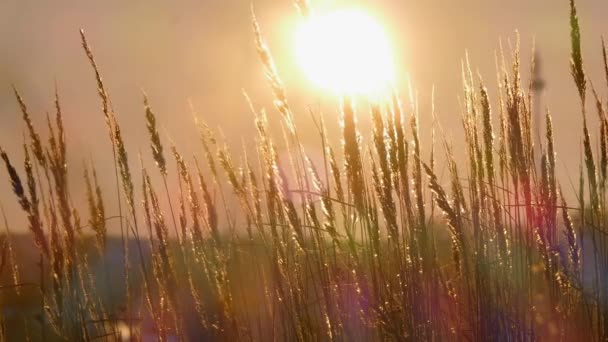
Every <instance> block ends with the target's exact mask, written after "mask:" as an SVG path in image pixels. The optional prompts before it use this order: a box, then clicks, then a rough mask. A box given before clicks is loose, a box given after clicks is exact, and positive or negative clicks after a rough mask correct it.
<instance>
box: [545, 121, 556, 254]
mask: <svg viewBox="0 0 608 342" xmlns="http://www.w3.org/2000/svg"><path fill="white" fill-rule="evenodd" d="M545 122H546V124H545V125H546V131H547V133H546V138H547V181H548V182H549V206H548V208H547V211H548V212H549V218H550V220H549V223H550V225H551V230H552V231H551V232H550V235H549V241H550V243H551V244H552V245H553V244H554V243H555V242H556V231H557V223H556V222H557V218H556V216H557V201H558V193H557V179H556V175H555V172H556V165H555V155H556V153H555V141H554V135H553V119H552V118H551V114H550V113H549V110H547V112H546V114H545Z"/></svg>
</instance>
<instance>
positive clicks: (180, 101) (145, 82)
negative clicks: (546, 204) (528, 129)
mask: <svg viewBox="0 0 608 342" xmlns="http://www.w3.org/2000/svg"><path fill="white" fill-rule="evenodd" d="M319 2H323V1H319ZM325 2H331V3H332V5H333V6H337V7H339V6H358V7H361V8H364V9H366V10H368V11H370V13H373V15H374V17H376V18H378V19H379V20H380V21H381V23H382V25H383V26H384V28H385V29H386V31H387V33H388V36H389V41H390V44H391V45H392V47H393V51H394V56H393V58H394V61H395V65H396V70H397V71H396V79H397V88H398V89H399V91H400V92H401V94H402V95H403V96H404V97H405V94H406V84H407V82H406V80H407V77H408V75H409V77H410V78H411V81H412V84H413V85H414V87H415V89H416V91H417V93H418V98H419V101H420V104H421V109H422V110H421V125H422V127H423V128H425V127H426V129H423V132H424V133H425V134H426V138H428V136H429V132H430V129H429V127H430V124H431V117H430V115H429V108H430V97H431V96H430V95H431V90H432V89H433V87H434V89H435V106H436V112H437V117H438V119H439V121H440V123H441V126H442V127H443V129H444V131H445V133H446V135H447V136H448V137H449V138H450V139H452V140H453V142H454V145H455V146H458V141H459V139H460V138H461V137H462V130H461V124H460V109H459V104H458V103H459V102H458V97H459V96H460V95H461V94H462V90H461V86H460V85H461V69H460V66H461V61H462V59H463V58H464V56H465V51H468V53H469V57H470V60H471V64H472V66H473V68H474V70H478V71H479V72H480V74H481V75H482V76H483V78H484V80H485V82H486V83H487V84H488V87H489V89H490V95H491V96H492V98H493V99H494V100H495V99H496V98H497V88H496V86H495V83H496V81H495V79H496V77H495V67H494V55H495V52H496V51H497V49H498V42H499V39H502V41H503V43H504V45H505V47H507V50H508V43H507V41H508V40H509V39H510V40H511V41H512V42H514V38H515V34H514V31H515V30H519V32H520V34H521V45H522V55H523V57H524V59H525V60H524V63H523V66H524V68H528V63H527V59H529V57H530V50H531V46H532V41H533V39H535V40H536V45H537V49H538V50H539V52H540V55H541V57H542V63H543V71H542V72H543V77H544V80H545V82H546V84H547V89H546V94H545V96H544V100H543V105H547V106H548V107H549V108H550V109H551V111H552V113H553V115H554V125H555V130H556V136H557V144H556V145H557V152H558V163H559V166H560V167H561V169H560V173H561V175H562V176H563V177H561V179H562V183H563V184H562V185H563V187H564V188H565V189H567V188H569V184H568V183H567V177H568V176H570V177H571V178H573V179H575V178H576V172H577V170H578V160H579V158H580V157H579V146H580V140H579V139H580V132H581V130H582V129H581V117H580V111H579V104H578V100H577V99H576V92H575V88H574V85H573V82H572V80H571V78H570V74H569V65H568V63H569V49H570V47H569V27H568V10H569V8H568V1H566V0H559V1H557V0H544V1H541V0H527V1H526V0H514V1H499V0H459V1H446V0H425V1H405V0H375V1H372V0H369V1H325ZM312 3H313V6H314V4H315V1H312ZM253 4H254V6H255V9H256V14H257V16H258V20H259V22H260V25H261V27H262V30H263V33H264V35H265V37H266V38H267V40H268V44H269V47H270V49H271V51H272V53H273V55H274V57H275V61H276V63H277V67H278V70H279V73H280V74H281V76H282V78H283V80H284V82H285V85H286V88H287V91H288V97H289V99H290V101H291V102H292V104H293V108H294V111H295V112H296V117H297V118H296V121H297V122H298V124H299V125H300V127H301V129H303V130H310V131H311V132H313V131H312V129H313V127H314V126H313V124H312V122H311V121H310V119H309V116H308V113H307V108H308V107H309V106H310V107H311V108H314V109H315V110H317V109H320V110H321V111H322V112H323V113H324V114H325V118H326V119H327V121H328V122H330V123H331V121H332V119H335V120H333V123H331V124H332V125H333V127H337V125H336V124H337V120H338V115H337V107H336V102H335V99H333V98H332V97H331V96H326V95H323V94H322V93H321V92H319V91H317V90H315V89H314V88H313V87H311V85H310V83H309V82H307V81H306V80H305V78H304V77H303V75H302V71H301V70H300V69H299V68H297V66H296V62H295V58H294V49H293V39H294V28H295V26H296V25H297V22H298V20H300V17H299V15H298V13H297V11H296V9H295V7H294V6H293V4H292V3H291V2H290V1H288V0H280V1H279V0H273V1H271V0H255V1H253ZM578 9H579V17H580V20H581V28H582V33H583V48H584V51H583V52H584V58H585V62H586V65H585V66H586V70H587V73H588V74H589V76H590V78H591V79H592V80H593V82H594V83H596V84H601V83H602V82H605V80H604V78H603V73H602V68H601V53H600V51H601V50H600V36H601V35H602V34H603V35H605V36H608V24H607V21H606V13H608V2H606V1H605V0H581V1H578ZM249 15H250V2H249V1H245V0H208V1H205V0H196V1H160V0H146V1H143V0H142V1H117V0H110V1H97V2H95V1H52V2H40V1H33V0H5V1H1V2H0V47H1V50H0V51H2V53H0V145H1V146H3V147H4V148H5V149H6V150H7V151H8V152H9V153H10V154H11V155H12V156H13V159H14V160H15V162H16V163H20V162H21V161H22V152H21V142H22V138H21V137H22V132H23V124H22V122H21V120H20V114H19V112H18V111H17V104H16V101H15V100H14V97H13V96H12V91H11V84H15V86H16V87H17V88H18V89H20V91H21V93H22V95H23V96H24V98H25V99H26V101H27V102H28V104H29V106H30V108H31V113H32V116H33V117H34V120H35V122H36V123H37V124H38V126H39V127H41V128H40V131H43V130H42V127H43V126H42V125H43V124H44V121H43V118H44V113H45V112H46V111H47V110H48V111H50V110H52V97H53V91H54V90H53V87H54V82H55V80H56V81H57V83H58V85H59V91H60V96H61V98H62V101H63V107H64V111H65V118H66V129H67V131H68V139H70V142H69V144H70V145H69V148H70V150H69V158H70V162H71V163H72V165H73V167H74V168H73V169H72V170H74V171H73V172H74V173H75V175H74V176H75V178H74V180H73V181H72V189H73V190H74V191H76V192H79V191H81V187H82V181H81V178H80V174H79V172H80V170H81V168H80V166H81V165H82V162H83V160H84V159H88V158H93V159H94V160H95V161H96V164H97V168H98V172H100V173H101V174H104V175H107V174H109V172H107V171H110V170H111V149H110V145H109V144H108V141H107V135H106V130H105V126H104V122H103V116H102V113H101V110H100V104H99V101H98V99H97V97H96V89H95V83H94V78H93V75H92V72H91V70H90V68H89V66H88V64H87V60H86V58H85V56H84V54H83V51H82V49H81V46H80V40H79V35H78V29H80V28H84V29H85V31H86V33H87V36H88V39H89V41H90V43H91V44H92V47H93V51H94V53H95V56H96V58H97V62H98V64H99V66H100V68H101V71H102V74H103V77H104V80H105V81H106V84H107V86H108V88H109V93H110V96H111V98H112V102H113V105H114V107H115V109H116V111H117V113H118V119H119V122H120V124H121V125H122V128H123V132H124V133H123V134H124V135H125V141H126V143H127V147H128V148H129V151H130V153H131V155H130V157H131V161H132V162H133V163H134V165H135V163H136V161H137V151H139V150H141V151H142V153H143V154H144V156H145V158H146V160H148V161H149V158H148V155H149V147H148V145H147V133H146V131H145V129H144V127H145V126H144V125H145V124H144V116H143V106H142V95H141V89H145V91H146V92H147V94H148V96H149V98H150V102H151V105H152V106H153V108H154V110H155V112H156V114H157V118H158V121H159V124H160V125H161V126H162V127H163V130H162V132H164V133H165V136H164V138H165V139H167V138H168V137H170V138H171V139H173V140H174V141H175V142H176V144H177V145H178V146H179V147H180V149H181V150H182V151H183V152H184V154H186V155H188V154H189V153H192V152H194V151H196V150H197V149H199V148H200V147H199V144H198V139H197V132H196V129H195V128H194V127H193V124H192V117H191V115H190V113H189V110H188V99H191V101H192V102H193V104H194V106H195V107H196V109H197V110H198V112H199V113H200V115H201V117H203V118H204V119H205V120H206V121H207V122H208V123H209V125H210V126H211V127H221V131H222V134H223V135H224V136H225V138H226V140H227V141H229V142H230V143H231V146H232V147H233V148H235V149H237V148H240V146H241V145H242V143H243V142H245V143H247V142H248V140H249V139H250V138H249V137H250V136H251V137H253V121H252V115H251V114H250V113H249V111H248V107H247V103H246V102H245V100H244V98H243V96H242V91H243V89H244V90H246V91H247V92H248V93H249V95H250V96H251V98H252V99H253V102H254V103H255V105H256V106H258V107H265V108H267V109H269V116H270V118H278V117H279V116H278V113H276V112H275V111H274V110H273V108H272V103H271V97H270V91H269V89H268V87H267V85H266V83H265V80H264V75H263V72H262V68H261V66H260V64H259V62H258V59H257V56H256V52H255V47H254V44H253V35H252V30H251V25H250V19H249ZM525 79H527V77H525ZM602 89H605V87H604V88H602ZM602 95H603V96H604V97H606V96H607V95H608V94H605V93H604V94H602ZM360 110H361V112H360V118H359V120H360V122H361V125H362V127H361V129H362V130H363V134H364V135H365V134H366V129H367V128H366V124H367V121H366V116H367V112H366V111H365V108H364V107H363V108H360ZM298 114H301V115H298ZM590 117H591V118H592V121H591V124H592V125H594V126H593V128H592V131H595V127H596V126H595V125H596V122H595V121H594V120H593V119H594V116H593V115H590ZM331 127H332V126H330V128H331ZM311 136H316V135H313V134H311ZM334 138H335V141H334V142H338V137H337V134H336V135H334ZM308 143H309V144H310V147H309V148H310V149H311V151H314V149H315V148H317V149H318V148H319V144H318V141H317V140H315V139H311V140H310V141H309V142H308ZM427 152H428V150H427ZM313 154H314V152H313ZM72 165H71V167H72ZM104 165H105V167H104ZM136 169H137V168H136ZM564 177H565V178H564ZM0 179H1V180H3V181H2V182H0V203H2V205H3V206H4V207H5V208H6V209H7V211H9V213H12V212H13V211H14V210H17V209H16V208H17V206H16V201H15V199H14V198H13V196H12V194H10V185H9V184H8V181H6V180H5V173H4V171H0ZM103 182H104V183H106V184H108V186H110V185H111V184H113V183H112V182H113V178H112V177H104V179H103ZM9 218H10V219H11V220H13V219H14V220H15V222H20V217H19V216H15V215H10V214H9Z"/></svg>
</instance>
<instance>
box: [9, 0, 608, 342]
mask: <svg viewBox="0 0 608 342" xmlns="http://www.w3.org/2000/svg"><path fill="white" fill-rule="evenodd" d="M297 4H298V6H299V8H300V10H301V12H302V15H304V16H306V15H309V14H308V13H309V11H308V10H307V7H306V6H307V4H306V2H302V1H300V2H297ZM570 13H571V15H570V23H569V25H570V30H571V35H570V37H564V39H568V38H569V39H570V40H571V46H572V48H571V70H570V72H571V74H572V78H573V81H574V83H575V85H576V88H577V89H578V93H574V94H572V99H571V100H572V101H576V102H578V103H580V108H581V112H580V114H581V116H582V120H581V122H582V127H580V135H581V141H582V154H583V155H582V157H581V165H580V176H579V180H578V184H576V186H575V187H577V190H578V193H577V194H576V196H572V197H573V198H575V201H574V202H573V203H566V200H565V199H564V195H563V193H562V187H567V186H568V185H569V184H568V180H561V179H557V177H556V153H559V151H555V148H554V133H553V129H554V127H553V125H552V122H551V114H550V113H549V112H547V113H546V114H545V115H544V120H545V125H544V126H546V131H545V132H544V134H543V138H542V139H541V144H540V146H535V138H534V134H535V133H534V132H536V129H535V128H534V127H533V117H534V115H535V114H536V113H534V110H535V109H534V108H535V106H534V104H533V96H532V95H533V91H534V90H533V85H532V84H522V81H521V79H522V77H521V70H520V59H519V48H518V47H516V48H515V50H514V51H511V52H510V53H507V54H506V55H508V56H511V58H506V57H502V58H501V57H500V56H499V62H498V63H497V64H498V70H497V75H498V78H497V81H498V83H499V86H500V87H499V88H500V90H501V93H500V94H496V97H497V98H496V99H490V95H489V94H488V91H487V90H486V87H485V86H484V83H483V82H482V81H481V78H479V77H476V76H474V75H473V73H472V72H471V66H469V65H468V63H465V65H464V67H463V71H462V72H463V87H464V89H463V90H464V95H463V100H464V101H463V106H464V114H463V116H462V124H463V129H464V131H465V140H464V141H446V140H444V139H441V138H439V139H436V141H434V143H433V145H432V146H421V143H420V138H419V132H420V130H422V129H430V128H429V127H420V126H419V124H418V117H419V115H422V114H421V113H419V110H418V108H417V105H416V103H415V101H413V100H412V99H405V100H401V99H400V98H399V96H398V95H396V94H395V95H394V96H393V97H392V99H391V100H390V101H388V102H387V103H382V104H372V105H371V106H370V108H369V110H359V111H358V112H355V108H354V105H353V102H354V99H353V98H351V97H343V98H342V100H341V106H340V109H339V117H340V120H341V127H342V129H341V131H340V132H328V131H327V130H326V128H325V124H324V121H323V117H322V116H321V115H319V114H317V113H312V114H311V115H310V117H311V120H313V121H314V124H315V126H316V127H317V131H316V132H315V134H317V135H318V142H319V144H320V145H321V146H322V150H323V155H322V158H321V161H320V162H318V163H315V162H313V161H312V160H311V159H310V158H309V155H308V154H307V151H306V149H305V148H304V147H303V144H302V143H301V140H300V137H301V136H302V135H303V134H305V133H304V132H301V131H299V130H298V127H296V126H295V124H294V120H293V117H294V115H296V114H295V113H294V112H292V108H291V107H290V105H289V103H288V100H287V98H286V95H285V94H286V93H285V90H284V87H283V84H282V82H281V79H280V76H279V75H278V73H277V71H276V69H275V67H274V63H273V60H272V56H271V54H270V50H269V49H268V47H267V46H266V44H265V41H264V38H263V36H262V33H261V30H260V28H259V26H258V23H257V21H256V20H255V17H253V31H254V38H255V41H256V46H257V49H258V53H259V57H260V60H261V62H262V67H263V68H264V70H265V72H266V76H267V79H268V82H269V85H270V89H271V91H272V93H273V95H274V100H275V101H274V104H275V107H276V108H275V109H276V111H273V112H272V113H268V114H267V113H265V112H264V111H263V110H259V109H258V108H255V107H254V106H253V105H251V111H252V113H253V114H254V115H255V125H256V128H257V132H256V133H255V134H252V136H251V137H250V141H255V143H256V151H257V154H255V155H251V154H246V153H238V152H231V151H229V150H228V148H227V147H225V144H224V142H223V141H221V139H220V138H218V137H219V135H218V134H217V132H215V131H214V130H212V129H210V128H209V127H208V126H207V125H206V124H205V123H204V122H203V121H202V120H201V119H200V118H199V119H197V122H196V126H197V128H198V129H199V130H200V143H201V145H200V147H201V148H200V153H199V154H197V155H195V156H193V157H190V156H184V155H182V154H181V153H180V151H179V148H178V147H177V146H174V145H173V144H171V143H168V142H166V141H163V140H164V139H161V135H160V134H159V131H158V127H157V124H156V117H155V114H154V110H153V108H152V107H151V105H150V102H149V101H148V99H147V98H146V97H145V96H144V99H143V104H142V111H141V114H142V117H143V118H145V122H146V128H147V131H148V132H149V137H150V151H149V152H148V153H151V154H152V157H153V159H154V161H155V165H144V163H143V162H141V161H138V160H137V158H136V156H137V155H136V152H137V151H136V150H130V149H129V148H128V146H125V144H124V142H123V138H122V137H123V136H124V135H126V134H128V132H123V131H121V127H120V124H119V122H118V121H117V118H116V116H115V113H114V110H113V108H112V105H111V101H110V96H109V94H108V92H107V90H106V87H105V85H104V82H103V79H102V76H101V72H102V70H100V68H98V66H97V63H96V60H95V57H94V54H93V51H92V46H93V44H92V42H88V41H87V38H86V36H85V34H84V32H81V38H82V46H83V50H84V52H85V57H86V58H87V59H88V61H89V62H90V64H91V70H92V76H93V77H94V78H93V80H94V81H95V82H96V86H97V89H98V93H99V98H100V100H101V105H102V106H101V108H102V110H101V113H99V115H103V116H104V118H105V122H106V124H107V125H106V127H105V128H106V129H107V132H108V138H109V141H108V142H109V143H108V145H107V147H108V148H107V149H106V151H104V152H103V153H112V154H113V156H114V165H113V166H110V167H108V166H106V165H94V160H93V162H86V163H85V165H86V171H85V172H84V174H83V175H82V182H83V183H84V184H85V187H86V193H87V202H88V203H87V205H86V208H88V210H80V206H78V205H75V204H74V203H73V201H72V196H71V194H70V189H71V187H70V184H68V183H69V181H68V180H70V181H72V179H73V178H72V177H68V173H69V172H70V171H69V170H68V167H67V165H68V163H67V158H68V152H67V148H66V141H67V140H68V139H70V132H66V131H64V125H63V116H62V109H61V108H62V107H61V103H62V100H63V99H61V100H60V94H56V97H55V98H56V101H55V105H56V106H55V110H54V115H49V116H48V117H47V122H48V125H47V127H46V130H48V132H47V133H45V135H47V134H48V136H49V137H50V139H49V140H48V141H42V139H41V137H40V133H39V130H40V127H35V126H34V124H33V123H32V122H33V121H32V118H31V116H30V113H29V112H28V108H27V104H26V102H25V101H24V99H23V97H22V95H24V94H21V93H20V92H19V91H18V89H15V91H14V92H15V97H16V100H17V101H18V103H19V105H20V108H21V113H22V116H23V122H24V124H25V127H26V132H27V135H26V137H25V141H24V143H23V148H24V150H23V155H22V156H9V155H7V154H6V153H5V152H4V150H2V149H1V148H0V155H1V157H2V159H3V163H4V165H5V169H6V171H7V172H5V173H4V175H3V178H5V179H7V180H8V181H9V182H10V185H11V186H12V190H13V192H14V194H15V195H16V199H17V201H18V202H19V204H20V206H21V208H22V209H23V215H25V216H26V217H27V222H28V227H29V231H30V235H28V239H33V242H34V243H35V247H34V248H35V253H34V254H36V255H38V256H37V257H36V258H35V259H36V260H33V259H32V260H29V261H27V262H26V261H24V260H22V256H23V253H22V251H20V250H19V249H20V247H22V248H28V247H26V246H27V244H26V243H23V242H20V243H16V241H17V240H19V241H20V240H21V239H22V237H18V236H16V235H14V234H11V233H10V231H11V227H10V226H9V224H8V223H7V220H6V215H4V223H5V224H4V225H2V224H1V223H2V222H1V221H0V227H2V228H3V229H4V228H6V233H5V234H3V235H2V237H1V241H0V243H1V247H2V252H1V253H0V276H1V279H2V281H3V283H2V284H0V297H1V298H2V301H1V305H2V308H3V310H2V312H1V313H0V324H1V329H0V340H7V341H16V340H23V339H25V338H28V339H29V340H32V341H38V340H45V341H46V340H49V341H51V340H53V341H54V340H57V341H61V340H65V341H92V340H108V341H114V340H121V339H122V340H160V341H167V340H172V341H175V340H180V341H198V340H219V341H239V340H244V341H249V340H255V341H274V340H276V341H291V340H297V341H333V340H335V341H368V340H369V341H372V340H383V341H384V340H390V341H392V340H413V341H423V340H438V341H446V340H466V341H470V340H474V341H502V340H505V341H507V340H508V341H513V340H517V341H520V340H522V341H523V340H526V341H527V340H548V341H560V340H563V341H575V340H577V341H600V340H606V339H607V338H608V217H607V215H608V212H606V209H605V206H606V204H607V200H608V114H607V112H606V100H605V99H602V98H601V96H600V95H599V94H600V93H601V91H600V89H603V90H604V92H605V90H607V89H608V58H607V51H606V46H605V45H603V44H602V45H603V46H602V51H603V56H602V57H603V62H604V67H605V71H606V75H605V76H606V88H605V89H604V87H603V85H602V87H601V88H599V85H597V86H598V88H595V86H594V85H593V84H591V83H590V82H589V81H588V79H587V76H586V74H585V68H584V65H583V56H582V55H581V35H580V31H579V24H578V17H577V14H576V7H575V4H574V1H571V2H570ZM567 24H568V23H564V25H567ZM503 55H505V54H503ZM492 58H493V56H492ZM532 62H533V61H532ZM493 103H497V104H498V105H495V106H493V105H492V104H493ZM306 115H309V113H306ZM360 115H369V116H370V117H371V118H372V122H373V130H372V132H371V133H370V134H369V136H365V137H362V134H364V133H362V132H360V131H359V130H358V128H357V116H360ZM424 115H427V113H424ZM589 115H597V117H598V122H599V123H600V125H599V132H590V127H588V125H587V116H589ZM270 116H273V117H277V118H279V119H280V120H282V121H281V122H282V125H281V127H282V130H281V131H271V129H270V127H269V124H268V121H269V118H268V117H270ZM556 129H560V128H558V127H556ZM441 133H442V132H439V131H438V132H437V134H436V136H438V137H443V136H444V135H443V134H441ZM306 134H310V132H306ZM592 134H593V135H594V136H596V138H597V139H596V140H592V138H591V135H592ZM336 136H340V141H341V144H339V145H336V144H333V143H332V142H331V141H330V139H329V138H328V137H336ZM363 141H365V142H367V141H369V144H367V143H363ZM15 144H21V142H15ZM277 144H282V145H284V146H287V147H288V150H289V151H291V152H290V154H289V155H286V156H282V158H280V157H279V155H278V154H277V149H276V146H277ZM455 148H459V149H465V150H466V152H467V154H466V155H467V159H466V160H458V161H456V160H454V158H453V157H452V150H454V149H455ZM127 151H128V152H127ZM100 153H101V152H100ZM444 156H445V157H444ZM23 159H24V160H25V162H24V164H23V165H16V163H15V160H23ZM93 159H94V158H93ZM439 159H441V160H443V159H445V160H446V165H445V168H446V170H447V173H446V175H445V176H444V177H441V176H440V172H438V166H437V164H438V162H437V160H439ZM140 160H141V158H140ZM169 163H172V164H174V165H176V170H177V173H176V174H171V172H170V171H169V170H170V169H171V170H172V169H173V168H169V167H168V165H169ZM100 170H104V171H106V170H111V174H110V173H108V174H105V173H107V172H104V176H111V177H114V178H115V183H116V186H115V187H113V188H103V189H102V188H101V187H100V186H99V185H98V174H99V173H100ZM170 177H174V178H176V179H179V183H178V184H179V186H178V187H177V188H171V187H170V186H169V185H168V184H170V182H169V181H168V179H169V178H170ZM135 184H142V187H141V188H136V186H135ZM108 203H118V208H119V210H118V212H116V213H114V212H112V213H110V212H108V211H107V210H106V209H105V208H106V206H107V204H108ZM3 214H4V213H3ZM109 222H112V224H114V223H116V224H117V226H119V227H120V233H121V234H120V236H109V235H108V234H107V228H108V225H109V224H110V223H109ZM12 230H13V231H14V229H12ZM24 246H25V247H24ZM32 246H33V245H32ZM30 255H33V254H30ZM30 259H31V258H30ZM24 267H27V270H25V271H26V272H24ZM24 273H28V274H37V275H38V276H37V277H35V278H33V279H25V280H24V279H22V275H23V274H24Z"/></svg>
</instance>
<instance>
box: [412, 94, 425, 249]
mask: <svg viewBox="0 0 608 342" xmlns="http://www.w3.org/2000/svg"><path fill="white" fill-rule="evenodd" d="M416 107H417V104H416ZM417 110H418V109H417V108H416V109H415V110H414V115H412V117H411V119H410V128H411V129H412V138H413V144H414V146H413V147H414V151H413V155H414V164H413V171H412V177H413V179H412V181H413V185H414V195H415V197H416V209H417V210H418V220H419V222H418V223H419V225H420V227H421V232H422V233H423V234H426V228H425V220H426V214H425V210H424V192H423V190H422V154H421V151H420V136H419V135H418V127H419V125H418V114H417ZM423 238H425V237H423Z"/></svg>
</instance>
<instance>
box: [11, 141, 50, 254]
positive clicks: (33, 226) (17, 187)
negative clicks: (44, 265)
mask: <svg viewBox="0 0 608 342" xmlns="http://www.w3.org/2000/svg"><path fill="white" fill-rule="evenodd" d="M0 157H2V160H4V165H5V166H6V171H7V172H8V175H9V178H10V181H11V186H12V187H13V192H14V193H15V195H16V196H17V199H18V200H19V204H20V205H21V208H22V209H23V210H24V211H25V212H26V213H27V216H28V221H29V228H30V230H31V231H32V233H33V234H34V240H35V242H36V245H37V246H38V248H40V249H41V251H42V252H43V253H44V254H45V255H46V256H49V246H48V243H47V240H46V237H45V235H44V231H43V230H42V222H41V221H40V217H39V216H38V215H37V214H36V213H34V212H33V210H32V205H31V202H30V200H29V199H28V198H27V195H26V194H25V192H24V189H23V183H21V178H20V177H19V174H18V173H17V170H16V169H15V167H13V165H12V164H11V161H10V159H9V157H8V155H7V154H6V152H5V151H4V150H3V149H2V148H1V147H0ZM26 164H27V162H26ZM30 165H31V164H30ZM26 167H27V166H26ZM30 191H32V189H30Z"/></svg>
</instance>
